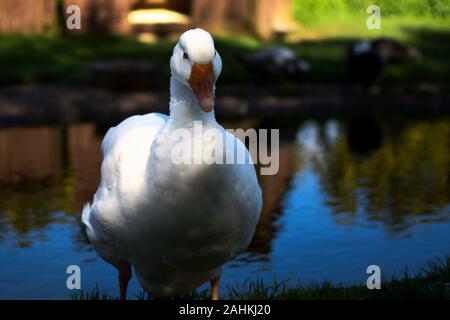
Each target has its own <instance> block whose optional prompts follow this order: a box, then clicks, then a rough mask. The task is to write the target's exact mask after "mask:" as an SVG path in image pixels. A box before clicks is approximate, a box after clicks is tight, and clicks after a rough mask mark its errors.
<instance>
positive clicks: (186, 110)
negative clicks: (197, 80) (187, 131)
mask: <svg viewBox="0 0 450 320" xmlns="http://www.w3.org/2000/svg"><path fill="white" fill-rule="evenodd" d="M169 107H170V119H171V120H172V121H173V122H174V123H176V124H177V125H179V126H191V125H192V124H193V122H194V121H202V123H204V124H205V123H209V122H215V121H216V119H215V116H214V110H213V111H211V112H204V111H203V110H202V109H201V107H200V106H199V105H198V101H197V98H196V97H195V96H194V94H193V92H192V90H191V89H190V88H188V87H187V86H185V85H183V84H182V83H180V82H179V81H178V80H177V79H175V78H174V77H173V76H172V77H171V78H170V104H169Z"/></svg>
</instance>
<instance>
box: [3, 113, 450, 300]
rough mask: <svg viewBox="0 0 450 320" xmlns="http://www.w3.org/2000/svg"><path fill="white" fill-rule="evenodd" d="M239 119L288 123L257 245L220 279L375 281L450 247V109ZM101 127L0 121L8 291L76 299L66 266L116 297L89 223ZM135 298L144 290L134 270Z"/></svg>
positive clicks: (265, 184) (268, 183)
mask: <svg viewBox="0 0 450 320" xmlns="http://www.w3.org/2000/svg"><path fill="white" fill-rule="evenodd" d="M224 124H225V126H226V127H229V128H236V127H242V128H244V129H245V128H248V127H261V128H280V129H281V131H280V133H281V144H280V146H281V149H280V170H279V172H278V174H276V175H274V176H261V177H259V179H260V184H261V188H262V190H263V194H264V208H263V212H262V217H261V220H260V223H259V225H258V228H257V231H256V234H255V237H254V239H253V242H252V244H251V246H250V247H249V248H248V250H247V252H245V253H243V254H241V255H240V256H239V257H238V258H237V259H235V260H234V261H232V262H230V263H228V264H227V265H226V266H225V268H224V271H223V276H222V282H221V286H222V288H225V287H226V286H227V285H233V284H235V282H236V281H239V282H241V283H242V282H243V281H245V280H246V279H248V278H251V279H256V278H258V277H259V278H263V279H264V280H265V281H266V282H268V283H270V282H271V281H272V280H273V279H275V278H276V279H278V280H280V281H283V280H287V279H290V281H291V283H293V284H295V283H303V284H306V283H309V282H311V281H323V280H325V279H327V280H329V281H332V282H335V283H365V281H366V279H367V275H366V269H367V267H368V266H369V265H371V264H377V265H379V266H380V267H381V270H382V272H383V275H384V276H385V277H388V278H389V277H391V276H393V275H399V274H401V273H403V272H404V271H405V268H406V267H407V268H408V271H409V272H416V271H418V270H419V269H420V268H421V267H424V266H426V262H427V261H429V260H430V259H433V258H435V257H441V258H442V257H444V256H445V255H447V254H450V221H449V217H450V119H449V118H447V117H444V116H440V117H435V118H429V119H417V118H416V119H405V118H403V117H395V116H394V117H389V118H385V117H383V118H380V117H377V116H376V115H374V116H364V117H363V116H360V117H352V118H348V119H347V118H342V119H337V118H321V119H290V120H286V119H278V120H267V119H266V120H261V119H246V120H245V121H241V122H225V123H224ZM103 134H104V133H103V132H102V130H101V129H99V128H98V127H97V126H96V124H94V123H82V124H73V125H69V126H63V127H26V128H5V129H0V266H1V267H0V299H20V298H25V299H68V298H69V297H70V295H71V291H69V290H68V289H67V288H66V279H67V276H68V275H67V274H66V268H67V266H69V265H73V264H75V265H79V266H80V267H81V271H82V281H81V283H82V289H84V290H90V289H92V288H94V287H95V286H96V284H98V286H99V287H100V288H101V290H102V291H105V292H107V293H109V294H111V295H114V296H117V295H118V288H117V274H116V271H115V269H114V268H113V267H111V266H109V265H108V264H107V263H105V262H104V261H103V260H101V259H100V258H99V257H98V255H97V254H96V253H95V252H94V251H93V249H92V247H91V245H90V244H89V243H88V242H87V241H86V238H85V236H84V234H83V232H82V229H81V227H80V223H79V215H80V209H81V207H82V205H83V203H85V202H87V201H90V200H91V197H92V195H93V193H94V192H95V190H96V187H97V183H98V179H99V166H100V163H101V156H100V144H101V139H102V137H103ZM129 289H130V291H129V297H131V298H133V297H135V295H137V294H138V293H139V292H140V291H141V289H140V287H139V285H138V283H137V280H136V278H135V277H133V279H132V281H131V283H130V288H129Z"/></svg>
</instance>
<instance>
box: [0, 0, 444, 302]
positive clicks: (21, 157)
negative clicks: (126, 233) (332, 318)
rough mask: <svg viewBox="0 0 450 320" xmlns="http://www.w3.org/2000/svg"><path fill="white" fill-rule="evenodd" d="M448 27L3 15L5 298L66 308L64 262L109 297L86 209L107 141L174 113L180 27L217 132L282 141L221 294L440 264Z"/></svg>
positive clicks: (251, 16) (411, 16)
mask: <svg viewBox="0 0 450 320" xmlns="http://www.w3.org/2000/svg"><path fill="white" fill-rule="evenodd" d="M371 4H375V5H378V6H379V7H380V9H381V21H380V22H381V28H380V29H369V28H368V26H367V20H368V18H369V17H371V16H372V13H367V8H368V6H369V5H371ZM70 5H77V6H79V8H80V12H81V29H75V30H69V29H68V28H67V27H66V21H67V19H70V16H71V13H67V7H68V6H70ZM449 17H450V3H449V2H448V1H446V0H408V1H406V0H405V1H403V0H398V1H387V0H386V1H385V0H374V1H366V0H334V1H333V0H272V1H269V0H229V1H225V0H216V1H206V0H192V1H188V0H70V1H69V0H34V1H26V0H1V1H0V263H1V264H2V268H1V270H0V298H1V299H6V298H9V299H11V298H12V299H20V298H38V299H48V298H54V299H67V298H68V297H70V294H71V292H70V291H69V290H67V288H66V278H67V274H66V272H65V271H66V268H67V266H68V265H71V264H76V265H79V266H80V267H81V270H82V288H83V289H86V290H89V289H91V288H94V287H95V286H96V285H97V284H98V285H99V287H100V288H101V289H102V290H104V291H106V292H109V293H111V294H113V295H114V294H116V292H117V288H116V281H115V280H116V274H115V270H114V269H113V268H112V267H111V266H109V265H107V264H106V263H105V262H104V261H102V260H101V259H100V258H99V257H98V256H97V254H96V253H95V252H94V251H93V249H92V247H91V246H90V244H89V243H88V242H87V241H86V239H85V237H84V235H83V232H82V230H81V227H80V223H79V217H80V209H81V208H82V205H83V204H84V203H85V202H88V201H90V200H91V198H92V195H93V193H94V192H95V190H96V188H97V184H98V180H99V168H100V163H101V154H100V144H101V140H102V138H103V135H104V134H105V133H106V130H107V129H108V128H109V127H111V126H114V125H116V124H118V123H119V122H120V121H121V120H123V119H124V118H126V117H127V116H130V115H132V114H143V113H148V112H154V111H158V112H164V113H167V112H168V101H169V93H168V88H169V75H170V74H169V73H170V70H169V58H170V56H171V52H172V49H173V46H174V44H175V43H176V41H177V38H178V37H179V35H180V33H181V32H183V31H184V30H187V29H189V28H192V27H202V28H205V29H206V30H208V31H210V32H212V33H213V35H214V39H215V44H216V48H217V50H218V51H219V53H220V55H221V56H222V59H223V71H222V75H221V77H220V78H219V81H218V83H217V92H216V94H217V105H216V116H217V118H218V120H219V122H221V123H222V124H223V125H224V126H225V127H226V128H243V129H247V128H255V129H259V128H267V129H272V128H273V129H280V139H281V141H280V170H279V172H278V174H276V175H274V176H260V177H259V182H260V185H261V188H262V190H263V197H264V208H263V212H262V216H261V220H260V223H259V225H258V228H257V231H256V234H255V237H254V239H253V241H252V244H251V245H250V247H249V249H248V250H247V252H245V253H243V254H242V255H240V256H239V257H238V258H237V259H236V260H235V261H232V262H230V263H229V264H227V265H226V267H225V270H224V272H223V284H222V285H223V286H227V285H232V284H233V283H235V282H236V281H239V282H242V281H245V279H248V278H250V279H257V278H262V279H265V280H266V281H268V282H270V281H272V280H273V279H278V280H289V281H292V282H293V283H302V284H307V283H310V282H311V281H318V282H321V281H324V280H329V281H331V282H332V283H349V284H352V283H365V281H366V278H367V275H366V268H367V266H369V265H370V264H377V265H379V266H380V267H381V270H382V272H383V275H384V276H386V277H388V278H389V277H392V276H394V275H398V274H402V273H403V272H404V271H405V270H406V268H407V270H408V272H416V271H417V270H419V269H420V268H421V267H423V266H424V265H425V264H426V263H427V261H430V260H431V259H434V258H436V257H445V256H446V255H448V254H450V221H449V217H450V117H449V115H450V112H449V110H450V92H449V71H450V19H449ZM130 289H131V295H133V294H137V293H138V292H139V290H140V289H139V287H138V284H137V281H136V279H133V280H132V283H131V288H130Z"/></svg>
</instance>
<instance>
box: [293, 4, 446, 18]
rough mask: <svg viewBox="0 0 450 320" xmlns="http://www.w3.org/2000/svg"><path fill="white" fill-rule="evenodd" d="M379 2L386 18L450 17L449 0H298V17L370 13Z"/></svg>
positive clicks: (295, 14)
mask: <svg viewBox="0 0 450 320" xmlns="http://www.w3.org/2000/svg"><path fill="white" fill-rule="evenodd" d="M372 4H373V5H378V6H379V7H380V8H381V14H382V16H384V17H392V16H403V17H406V16H409V17H421V18H423V17H433V18H448V17H450V2H449V1H448V0H396V1H390V0H319V1H318V0H294V1H293V7H294V16H295V18H296V19H297V20H298V21H300V22H302V23H311V22H314V21H317V20H323V19H330V18H331V19H333V18H338V17H350V16H352V17H355V16H366V15H367V13H366V9H367V7H368V6H369V5H372Z"/></svg>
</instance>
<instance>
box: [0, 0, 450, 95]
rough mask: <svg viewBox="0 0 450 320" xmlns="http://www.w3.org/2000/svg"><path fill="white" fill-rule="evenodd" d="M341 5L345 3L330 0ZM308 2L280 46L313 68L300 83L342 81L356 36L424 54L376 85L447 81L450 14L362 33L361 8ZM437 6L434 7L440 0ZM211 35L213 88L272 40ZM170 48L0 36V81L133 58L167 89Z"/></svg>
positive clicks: (70, 77)
mask: <svg viewBox="0 0 450 320" xmlns="http://www.w3.org/2000/svg"><path fill="white" fill-rule="evenodd" d="M297 2H298V1H297ZM303 2H305V3H306V2H308V1H303ZM303 2H302V3H303ZM323 2H324V3H326V2H330V1H323ZM333 2H334V1H333ZM341 2H342V3H344V2H345V1H336V3H341ZM349 2H351V1H349ZM313 3H315V1H311V2H310V4H309V7H308V6H306V7H305V8H312V9H310V10H311V11H307V10H306V9H305V10H301V14H300V13H297V12H298V3H297V5H296V6H295V7H294V8H296V9H295V12H296V16H297V18H298V20H299V21H300V23H301V24H302V27H301V29H300V31H299V32H297V33H296V34H293V35H291V36H290V39H291V40H292V41H291V42H290V43H289V44H287V45H289V46H290V47H292V48H293V49H294V51H295V52H296V53H297V54H298V55H299V56H301V57H303V58H304V59H306V60H308V61H310V63H311V65H312V71H311V72H310V73H309V74H305V75H304V76H303V77H302V78H301V79H299V81H300V82H302V83H341V82H343V81H346V65H345V50H346V45H347V44H348V43H350V42H352V41H355V40H358V39H368V38H375V37H382V36H390V37H394V38H397V39H399V40H400V41H402V42H403V43H404V44H406V45H407V46H414V47H416V48H417V49H419V50H420V51H422V52H423V54H424V55H425V59H424V60H423V61H414V62H411V63H407V64H406V65H403V66H389V67H388V68H387V69H386V72H384V74H383V78H382V79H381V83H402V84H403V83H406V84H408V83H417V82H433V83H444V84H448V74H449V73H450V19H447V18H445V17H441V15H440V14H438V13H429V14H424V15H423V16H421V17H417V16H415V15H411V14H410V15H402V16H396V15H387V17H384V16H382V23H381V25H382V29H381V30H368V29H367V27H366V18H367V15H366V14H364V12H365V11H363V13H362V14H361V13H359V12H357V13H355V12H353V11H349V10H347V9H346V10H343V9H339V10H337V11H336V15H330V14H323V10H324V9H323V8H322V9H320V7H319V9H320V10H319V9H317V8H316V9H314V6H313ZM321 3H322V2H321ZM436 3H437V4H439V6H441V2H440V0H439V1H436ZM446 10H447V9H445V8H444V9H442V10H440V11H439V10H438V11H437V12H441V11H442V12H444V13H445V12H447V11H446ZM328 11H330V10H328ZM328 11H327V12H328ZM445 15H447V13H445ZM305 17H308V18H305ZM305 21H306V22H305ZM215 38H216V47H217V49H218V51H219V52H220V54H221V56H222V58H223V64H224V68H223V72H222V76H221V78H220V85H221V84H231V85H240V84H246V83H249V82H251V81H252V80H253V78H252V76H251V75H250V74H249V73H248V72H247V70H246V69H245V67H244V66H242V65H241V64H240V63H239V62H238V61H237V60H236V58H235V56H236V53H238V52H242V51H252V50H255V49H257V48H260V47H262V46H265V45H273V44H274V43H270V42H269V43H265V42H261V41H260V40H257V39H255V38H252V37H248V36H230V35H228V36H226V35H225V36H216V37H215ZM173 45H174V42H171V41H162V42H158V43H154V44H144V43H139V42H137V41H136V40H134V39H132V38H130V37H113V36H80V37H62V36H56V35H0V70H1V72H0V86H1V85H9V84H17V83H34V82H50V83H67V84H88V85H89V83H90V82H89V81H90V64H91V62H92V61H94V60H98V59H102V60H108V59H133V60H147V61H151V62H154V63H155V65H156V66H157V74H158V75H159V76H158V78H159V79H160V83H161V86H160V87H162V88H167V81H168V77H169V57H170V55H171V53H172V48H173Z"/></svg>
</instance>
